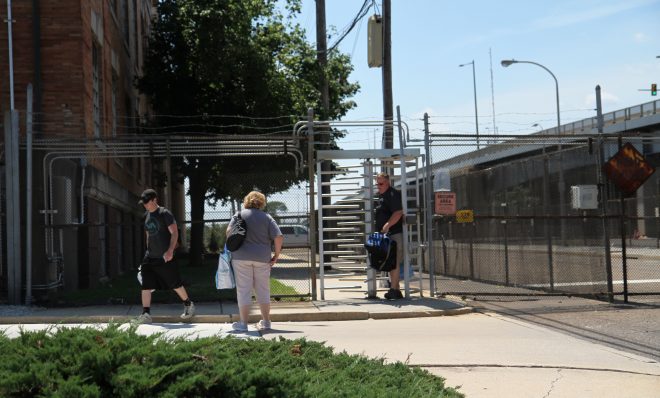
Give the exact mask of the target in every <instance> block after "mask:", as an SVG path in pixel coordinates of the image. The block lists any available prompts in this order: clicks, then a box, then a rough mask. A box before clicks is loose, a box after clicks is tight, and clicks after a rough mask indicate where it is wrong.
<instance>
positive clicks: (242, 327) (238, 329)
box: [231, 322, 248, 332]
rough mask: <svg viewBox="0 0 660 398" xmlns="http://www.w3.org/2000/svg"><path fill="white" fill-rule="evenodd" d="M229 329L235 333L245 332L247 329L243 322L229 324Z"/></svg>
mask: <svg viewBox="0 0 660 398" xmlns="http://www.w3.org/2000/svg"><path fill="white" fill-rule="evenodd" d="M231 328H232V329H233V330H234V331H236V332H247V331H248V327H247V324H246V323H243V322H234V323H232V324H231Z"/></svg>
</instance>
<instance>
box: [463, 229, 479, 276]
mask: <svg viewBox="0 0 660 398" xmlns="http://www.w3.org/2000/svg"><path fill="white" fill-rule="evenodd" d="M463 225H465V224H463ZM476 232H477V226H476V224H475V223H474V222H473V223H472V231H471V233H470V279H474V235H475V233H476Z"/></svg>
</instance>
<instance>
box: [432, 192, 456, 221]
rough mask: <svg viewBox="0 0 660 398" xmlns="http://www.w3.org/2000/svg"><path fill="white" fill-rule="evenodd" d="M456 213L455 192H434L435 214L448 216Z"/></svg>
mask: <svg viewBox="0 0 660 398" xmlns="http://www.w3.org/2000/svg"><path fill="white" fill-rule="evenodd" d="M454 213H456V193H455V192H436V193H435V214H440V215H444V216H450V215H453V214H454Z"/></svg>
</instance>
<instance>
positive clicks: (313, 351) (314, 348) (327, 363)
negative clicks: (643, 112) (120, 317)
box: [0, 325, 462, 398]
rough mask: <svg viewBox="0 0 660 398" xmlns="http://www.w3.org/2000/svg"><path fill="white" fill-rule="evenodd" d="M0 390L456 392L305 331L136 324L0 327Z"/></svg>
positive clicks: (105, 393) (85, 393)
mask: <svg viewBox="0 0 660 398" xmlns="http://www.w3.org/2000/svg"><path fill="white" fill-rule="evenodd" d="M0 357H2V359H3V360H2V361H0V396H2V397H37V396H38V397H46V396H47V397H74V396H75V397H140V398H142V397H207V396H217V397H220V396H222V397H388V398H389V397H413V396H414V397H461V396H462V395H461V394H460V393H458V392H456V391H455V390H453V389H451V388H445V387H444V384H443V379H442V378H439V377H436V376H433V375H431V374H430V373H428V372H426V371H424V370H421V369H418V368H409V367H408V366H406V365H404V364H402V363H395V364H384V362H383V359H369V358H366V357H364V356H359V355H349V354H346V353H339V354H335V353H334V352H333V351H332V349H331V348H328V347H325V346H324V345H323V344H321V343H316V342H310V341H306V340H304V339H298V340H285V339H282V338H281V339H280V340H279V341H271V340H263V339H241V338H235V337H232V336H229V337H225V338H220V337H208V338H200V339H195V340H185V339H183V338H176V339H166V338H164V337H163V336H162V335H151V336H143V335H139V334H137V333H136V331H135V329H134V328H130V329H128V330H126V331H123V330H120V329H119V327H118V326H117V325H110V326H108V327H107V328H106V329H104V330H96V329H92V328H82V329H75V328H61V329H60V328H58V329H52V330H46V331H38V332H25V331H24V332H22V333H21V335H20V336H19V337H17V338H15V339H9V338H7V337H6V336H2V335H0Z"/></svg>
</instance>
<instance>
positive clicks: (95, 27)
mask: <svg viewBox="0 0 660 398" xmlns="http://www.w3.org/2000/svg"><path fill="white" fill-rule="evenodd" d="M156 4H157V0H48V1H46V0H14V1H12V20H13V24H12V36H13V40H12V47H13V52H12V53H13V77H14V93H15V109H16V110H17V111H18V113H19V119H20V120H21V121H20V134H21V136H22V137H24V136H25V115H26V101H27V95H26V89H27V86H28V84H32V86H33V93H34V94H33V110H34V113H33V120H34V137H35V139H49V138H53V139H56V138H74V139H80V140H84V139H86V140H88V141H89V142H92V143H96V144H95V145H103V144H102V142H104V141H111V140H113V139H121V138H122V137H126V136H127V135H134V134H136V131H137V126H139V125H140V122H141V120H142V118H144V117H145V115H146V114H147V112H148V102H147V101H146V99H145V98H143V97H142V96H140V95H139V93H138V91H137V90H136V88H135V86H134V82H135V79H136V77H137V76H139V75H140V73H141V65H142V62H143V59H144V53H145V49H146V45H147V38H148V36H149V32H150V27H151V22H152V19H153V18H154V16H155V13H156ZM0 15H2V18H3V19H6V17H7V0H0ZM8 47H9V46H8V27H7V23H4V24H2V26H0V54H1V55H0V110H1V111H2V114H3V115H4V114H5V113H6V112H7V111H9V108H10V106H9V103H10V100H9V98H10V84H9V81H10V79H9V74H10V71H9V62H8V60H9V57H8V56H7V54H9V48H8ZM3 129H4V126H3ZM2 137H4V135H2ZM21 142H23V138H22V139H21ZM45 152H47V151H41V152H39V151H35V153H34V155H33V156H34V163H33V164H34V183H33V184H32V185H33V187H32V189H33V190H34V200H33V201H34V204H33V209H34V210H33V217H32V218H33V226H34V227H33V230H34V233H33V237H32V239H33V242H34V243H33V246H32V253H33V261H32V270H33V271H32V275H33V277H32V279H33V284H34V289H33V290H34V295H35V296H40V295H43V294H44V293H47V292H48V291H49V290H50V289H52V288H54V287H61V286H63V287H64V289H67V290H75V289H79V288H86V287H93V286H95V285H97V284H98V283H99V281H103V280H104V279H106V278H108V277H113V276H115V275H117V274H121V273H123V272H126V271H129V270H131V269H133V268H134V267H135V265H136V263H137V262H138V261H139V259H140V258H141V253H142V250H143V240H144V239H143V232H142V227H141V219H142V213H143V209H141V208H140V207H138V206H136V203H137V199H138V195H139V193H140V192H141V191H142V190H143V189H144V187H145V186H148V185H150V184H151V183H152V181H151V175H152V172H151V165H150V162H149V161H148V160H146V159H141V158H114V159H112V158H109V159H105V158H93V157H78V158H75V157H70V158H62V159H57V160H56V161H53V162H52V170H49V171H48V176H49V177H48V178H50V176H52V180H49V181H46V179H45V178H44V172H43V171H42V167H41V165H42V159H43V158H44V156H45ZM24 153H25V152H24V151H22V150H21V157H22V158H21V160H20V161H21V162H22V163H21V169H22V168H23V165H24V164H25V156H23V154H24ZM3 157H4V156H3ZM1 167H2V179H3V180H4V175H5V171H4V159H3V160H2V166H1ZM46 182H48V185H50V186H51V187H52V188H50V189H49V188H48V185H47V184H46ZM21 184H22V185H21V186H22V187H23V186H24V185H25V178H24V175H23V174H22V175H21ZM3 186H4V184H3ZM0 191H4V188H1V189H0ZM45 191H50V192H49V193H48V195H51V196H52V199H51V200H52V207H49V203H46V201H47V199H45V198H48V197H50V196H47V195H46V192H45ZM21 192H22V193H21V195H22V196H24V192H25V191H24V190H23V189H21ZM3 202H4V195H3ZM45 208H53V209H57V210H58V212H57V214H56V215H54V216H53V217H54V219H53V223H54V224H55V225H56V226H57V227H55V228H53V229H52V231H53V233H52V235H51V234H49V233H47V232H45V230H46V231H48V228H46V229H44V224H45V220H44V217H45V216H44V215H43V214H41V213H40V212H39V210H40V209H45ZM2 222H3V223H4V218H3V220H2ZM22 222H23V223H24V222H25V221H24V220H23V221H22ZM22 231H25V229H22ZM22 233H23V232H22ZM49 235H51V236H49ZM24 245H25V244H24ZM49 245H50V246H51V247H52V250H49V248H48V247H49ZM3 256H4V254H3ZM0 258H2V256H0ZM0 273H2V278H3V287H4V286H5V284H6V277H5V274H6V270H5V267H0ZM3 290H4V288H3ZM0 299H1V298H0Z"/></svg>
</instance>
